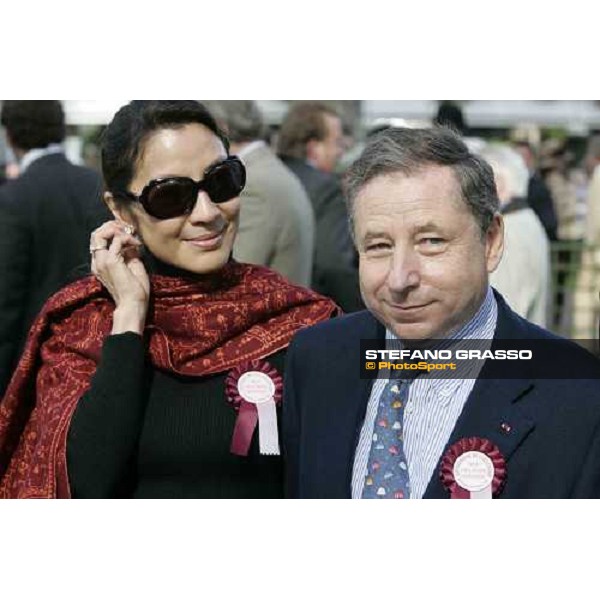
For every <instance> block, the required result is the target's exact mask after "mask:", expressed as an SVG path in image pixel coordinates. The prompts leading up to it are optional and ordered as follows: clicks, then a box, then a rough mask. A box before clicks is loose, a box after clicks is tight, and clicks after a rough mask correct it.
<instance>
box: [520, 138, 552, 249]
mask: <svg viewBox="0 0 600 600" xmlns="http://www.w3.org/2000/svg"><path fill="white" fill-rule="evenodd" d="M513 147H514V149H515V150H516V151H517V152H518V153H519V154H520V155H521V157H522V158H523V160H524V161H525V164H526V165H527V169H528V171H529V182H528V185H527V203H528V204H529V206H531V208H532V209H533V210H534V212H535V214H536V215H537V216H538V218H539V219H540V221H541V223H542V225H543V226H544V229H545V231H546V235H547V236H548V239H549V240H550V241H551V242H555V241H557V239H558V221H557V219H556V211H555V209H554V201H553V199H552V194H550V190H549V189H548V186H547V185H546V183H545V181H544V178H543V177H542V175H541V174H540V171H539V169H538V168H537V158H536V155H535V152H534V150H533V147H532V146H531V144H530V143H529V142H526V141H522V140H521V141H516V142H513Z"/></svg>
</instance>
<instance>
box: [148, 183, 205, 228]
mask: <svg viewBox="0 0 600 600" xmlns="http://www.w3.org/2000/svg"><path fill="white" fill-rule="evenodd" d="M195 199H196V190H195V189H194V183H193V182H192V181H191V180H190V181H186V180H178V179H167V180H165V181H161V182H159V183H157V184H156V185H155V186H154V187H153V188H152V189H151V190H150V191H149V192H148V194H147V196H146V198H145V202H144V201H142V204H143V205H144V208H145V209H146V212H147V213H148V214H149V215H152V216H153V217H156V218H157V219H171V218H173V217H179V216H181V215H183V214H185V213H186V212H188V211H189V210H190V208H191V207H192V206H193V205H194V201H195Z"/></svg>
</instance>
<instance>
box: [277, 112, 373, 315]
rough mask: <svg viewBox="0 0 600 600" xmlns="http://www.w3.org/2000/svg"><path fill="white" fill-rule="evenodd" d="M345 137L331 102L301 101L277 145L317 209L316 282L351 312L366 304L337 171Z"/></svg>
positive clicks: (281, 155)
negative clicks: (362, 300) (359, 284)
mask: <svg viewBox="0 0 600 600" xmlns="http://www.w3.org/2000/svg"><path fill="white" fill-rule="evenodd" d="M343 142H344V134H343V128H342V121H341V119H340V117H339V116H338V115H337V113H336V112H335V111H334V110H333V109H332V108H330V107H329V106H327V105H326V104H323V103H320V102H298V103H297V104H295V105H294V106H292V108H291V109H290V111H289V112H288V114H287V115H286V117H285V119H284V121H283V123H282V125H281V129H280V131H279V136H278V143H277V149H278V153H279V155H280V157H281V159H282V160H283V162H284V163H285V164H286V165H287V166H288V167H289V168H290V169H291V170H292V172H293V173H294V174H295V175H296V176H297V177H298V179H300V181H301V182H302V184H303V185H304V187H305V188H306V191H307V192H308V196H309V198H310V200H311V202H312V206H313V209H314V212H315V218H316V240H315V261H314V276H313V281H314V285H313V287H314V288H315V289H316V290H317V291H319V292H321V293H323V294H325V295H328V296H330V297H332V298H333V299H334V300H336V301H337V302H338V304H340V305H341V306H342V308H343V309H344V310H345V311H346V312H351V311H353V310H357V309H359V308H361V302H360V298H359V292H358V274H357V270H356V253H355V251H354V247H353V245H352V238H351V236H350V230H349V227H348V215H347V212H346V206H345V202H344V195H343V193H342V188H341V185H340V182H339V179H338V177H337V176H336V175H335V174H334V173H333V171H334V169H335V167H336V164H337V162H338V160H339V159H340V157H341V155H342V153H343V151H344V143H343Z"/></svg>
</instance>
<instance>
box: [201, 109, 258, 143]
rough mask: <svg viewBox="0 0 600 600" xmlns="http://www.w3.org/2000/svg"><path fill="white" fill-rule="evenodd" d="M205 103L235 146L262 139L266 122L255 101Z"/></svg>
mask: <svg viewBox="0 0 600 600" xmlns="http://www.w3.org/2000/svg"><path fill="white" fill-rule="evenodd" d="M203 103H204V105H205V106H207V107H208V110H209V111H210V112H211V113H212V115H213V117H214V118H215V120H216V121H217V123H218V124H219V126H220V127H221V128H222V129H224V130H225V132H226V133H227V137H228V138H229V140H230V141H231V142H233V143H234V144H243V143H245V142H253V141H255V140H260V139H262V137H263V135H264V122H263V118H262V114H261V112H260V109H259V108H258V106H257V104H256V102H255V101H254V100H206V101H204V102H203Z"/></svg>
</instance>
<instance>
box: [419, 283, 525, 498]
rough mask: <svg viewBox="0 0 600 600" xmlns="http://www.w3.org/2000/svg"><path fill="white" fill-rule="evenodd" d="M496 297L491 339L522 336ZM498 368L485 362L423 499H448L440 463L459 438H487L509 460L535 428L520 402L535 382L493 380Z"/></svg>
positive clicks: (512, 315)
mask: <svg viewBox="0 0 600 600" xmlns="http://www.w3.org/2000/svg"><path fill="white" fill-rule="evenodd" d="M496 300H497V301H498V324H497V326H496V333H495V335H494V340H498V339H517V338H520V337H522V335H521V327H520V326H519V323H518V322H517V321H516V318H515V316H514V314H513V313H512V311H511V310H510V309H509V308H508V307H507V305H506V304H505V302H504V300H503V299H502V297H501V296H499V295H498V294H496ZM493 348H494V343H492V349H493ZM501 370H502V362H497V361H493V360H488V361H486V364H485V365H484V367H483V370H482V373H481V376H480V378H478V379H477V382H476V384H475V387H474V388H473V391H472V392H471V394H470V395H469V398H468V399H467V402H466V403H465V406H464V408H463V411H462V413H461V415H460V417H459V419H458V421H457V423H456V426H455V427H454V430H453V431H452V434H451V435H450V438H449V440H448V443H447V444H446V446H445V447H444V450H443V452H442V455H441V456H440V458H439V460H438V463H437V465H436V467H435V470H434V472H433V474H432V476H431V479H430V481H429V485H428V486H427V489H426V491H425V494H424V498H449V493H448V491H447V490H446V489H445V488H444V487H443V485H442V483H441V480H440V476H439V473H440V464H441V461H442V458H443V456H444V454H445V453H446V452H447V450H448V448H449V447H450V446H452V444H454V443H456V442H457V441H458V440H460V439H462V438H467V437H480V438H485V439H488V440H490V441H491V442H493V443H494V444H496V445H497V446H498V448H499V449H500V452H501V453H502V455H503V456H504V458H505V460H506V461H507V463H508V461H509V459H510V457H511V456H512V454H513V453H514V452H515V450H516V449H517V448H518V447H519V445H520V444H521V442H522V441H523V440H524V439H525V437H526V436H527V435H528V434H529V432H530V431H531V430H532V429H533V428H534V427H535V421H534V419H533V418H532V417H531V415H530V414H528V412H527V410H526V409H525V408H524V406H523V405H522V404H521V403H520V402H519V401H520V400H521V399H522V398H524V397H525V396H527V395H528V394H529V393H530V392H531V391H532V390H533V389H534V387H535V382H534V381H533V380H532V379H494V373H495V372H498V373H499V372H501ZM484 377H485V378H484ZM508 476H510V463H508Z"/></svg>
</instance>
